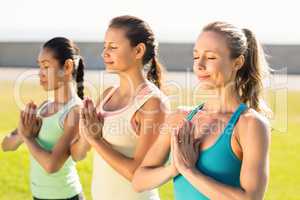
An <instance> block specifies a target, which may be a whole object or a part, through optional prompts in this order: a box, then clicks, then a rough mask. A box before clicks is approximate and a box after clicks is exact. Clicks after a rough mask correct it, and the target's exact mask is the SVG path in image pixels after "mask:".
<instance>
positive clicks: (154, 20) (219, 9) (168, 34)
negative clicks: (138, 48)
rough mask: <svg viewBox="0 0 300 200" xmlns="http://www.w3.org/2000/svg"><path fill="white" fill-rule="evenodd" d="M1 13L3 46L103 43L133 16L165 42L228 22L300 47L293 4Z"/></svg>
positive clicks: (18, 3) (44, 1)
mask: <svg viewBox="0 0 300 200" xmlns="http://www.w3.org/2000/svg"><path fill="white" fill-rule="evenodd" d="M0 7H1V12H0V29H1V30H0V41H20V40H21V41H40V40H42V41H44V40H47V39H49V38H51V37H54V36H66V37H70V38H72V39H74V40H77V41H102V40H103V36H104V33H105V29H106V27H107V25H108V22H109V20H110V19H111V18H113V17H115V16H118V15H123V14H131V15H135V16H138V17H141V18H143V19H144V20H146V21H147V22H148V23H149V24H150V25H151V27H152V28H153V30H154V32H155V34H156V36H157V38H158V40H159V41H160V42H193V41H194V40H195V39H196V37H197V35H198V34H199V32H200V30H201V28H202V27H203V26H204V25H205V24H207V23H209V22H212V21H214V20H222V21H228V22H230V23H233V24H236V25H237V26H240V27H247V28H250V29H252V30H253V31H254V32H255V33H256V35H257V36H258V38H259V39H260V40H261V41H262V42H263V43H273V44H300V26H299V24H298V23H296V20H299V19H300V12H299V6H297V1H293V0H285V1H277V2H276V1H271V0H264V1H263V0H248V1H241V0H240V1H236V0H226V1H218V2H217V1H201V0H178V1H177V0H147V1H146V0H106V1H103V0H84V1H83V0H82V1H77V0H51V1H50V0H1V2H0Z"/></svg>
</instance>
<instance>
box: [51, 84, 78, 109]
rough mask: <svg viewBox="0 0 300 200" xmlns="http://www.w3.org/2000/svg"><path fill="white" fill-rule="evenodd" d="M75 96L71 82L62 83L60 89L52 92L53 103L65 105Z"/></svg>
mask: <svg viewBox="0 0 300 200" xmlns="http://www.w3.org/2000/svg"><path fill="white" fill-rule="evenodd" d="M74 94H75V90H74V86H73V83H72V81H69V82H67V83H64V84H63V85H62V86H61V87H59V88H58V89H56V90H54V101H55V102H56V103H59V104H65V103H67V102H68V101H69V100H70V99H71V98H72V97H73V96H74Z"/></svg>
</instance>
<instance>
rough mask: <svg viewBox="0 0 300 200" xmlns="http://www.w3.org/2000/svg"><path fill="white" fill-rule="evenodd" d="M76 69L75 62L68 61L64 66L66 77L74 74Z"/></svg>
mask: <svg viewBox="0 0 300 200" xmlns="http://www.w3.org/2000/svg"><path fill="white" fill-rule="evenodd" d="M73 68H74V61H73V60H72V59H70V58H69V59H67V60H66V61H65V64H64V72H65V75H69V74H72V72H73Z"/></svg>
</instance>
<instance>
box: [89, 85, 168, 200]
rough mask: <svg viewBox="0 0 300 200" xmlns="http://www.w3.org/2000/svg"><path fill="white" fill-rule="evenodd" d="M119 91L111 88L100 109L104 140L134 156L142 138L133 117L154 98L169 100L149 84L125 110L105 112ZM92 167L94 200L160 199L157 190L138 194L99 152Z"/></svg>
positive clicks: (126, 154) (123, 152) (122, 151)
mask: <svg viewBox="0 0 300 200" xmlns="http://www.w3.org/2000/svg"><path fill="white" fill-rule="evenodd" d="M116 89H117V87H114V88H112V89H111V90H110V92H109V93H108V94H107V95H106V97H105V98H104V99H103V101H102V102H101V103H100V105H99V106H98V107H97V110H98V112H99V111H100V112H101V114H102V115H103V116H104V125H103V132H102V133H103V138H104V139H105V140H106V141H107V142H109V143H110V144H111V145H112V148H113V149H114V150H116V151H118V152H120V153H122V154H123V155H125V156H127V157H133V155H134V152H135V149H136V146H137V142H138V137H139V136H138V135H137V134H136V132H135V130H134V128H133V125H132V123H131V121H132V117H133V115H134V114H135V113H136V111H137V110H139V109H140V108H141V107H142V106H143V105H144V103H145V102H146V101H147V100H149V99H150V98H151V97H158V98H160V99H162V98H164V99H166V96H164V94H163V93H162V92H161V91H160V90H159V89H158V88H157V87H156V86H154V84H152V83H150V82H148V84H147V86H146V87H145V88H143V89H142V90H140V91H139V92H138V95H137V96H136V97H135V98H134V100H133V101H132V102H131V103H130V104H129V105H127V106H126V107H124V108H122V109H120V110H118V111H105V110H103V105H104V104H105V103H106V102H107V101H108V100H109V99H110V98H111V96H112V94H113V93H114V92H115V90H116ZM162 101H163V99H162ZM93 165H94V166H93V178H92V197H93V200H121V199H124V200H159V195H158V191H157V189H154V190H150V191H146V192H142V193H137V192H135V191H134V190H133V188H132V184H131V182H130V181H128V180H127V179H126V178H125V177H123V176H122V175H121V174H119V173H118V172H117V171H116V170H114V169H113V168H112V167H111V166H110V165H109V164H108V163H107V162H106V161H105V160H104V159H103V158H102V157H101V156H100V155H99V154H98V153H96V152H94V163H93Z"/></svg>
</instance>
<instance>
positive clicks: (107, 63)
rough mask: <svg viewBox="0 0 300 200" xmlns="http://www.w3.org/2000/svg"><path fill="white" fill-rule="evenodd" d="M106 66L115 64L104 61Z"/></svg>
mask: <svg viewBox="0 0 300 200" xmlns="http://www.w3.org/2000/svg"><path fill="white" fill-rule="evenodd" d="M104 64H106V65H112V64H114V62H112V61H111V62H108V61H104Z"/></svg>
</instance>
